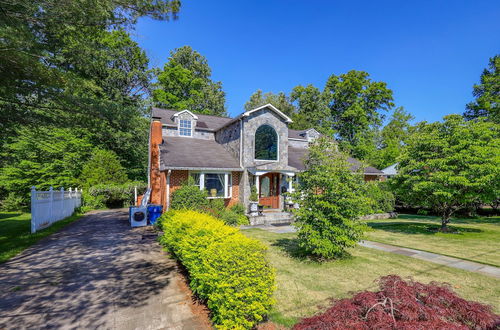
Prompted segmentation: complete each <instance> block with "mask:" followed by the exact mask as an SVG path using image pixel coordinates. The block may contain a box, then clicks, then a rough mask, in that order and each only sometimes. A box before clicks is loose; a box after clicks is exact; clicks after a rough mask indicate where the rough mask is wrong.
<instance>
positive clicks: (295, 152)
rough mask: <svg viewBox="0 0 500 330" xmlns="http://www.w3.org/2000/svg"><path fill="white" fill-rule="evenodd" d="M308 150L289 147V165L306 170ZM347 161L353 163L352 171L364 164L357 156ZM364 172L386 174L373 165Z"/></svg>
mask: <svg viewBox="0 0 500 330" xmlns="http://www.w3.org/2000/svg"><path fill="white" fill-rule="evenodd" d="M308 151H309V150H308V149H306V148H293V147H288V165H289V166H292V167H295V168H296V169H298V170H299V171H303V170H305V166H304V160H305V159H306V158H307V154H308ZM347 161H348V162H349V163H350V164H351V167H350V170H351V171H357V170H358V169H359V168H360V167H361V165H362V164H361V162H360V161H359V160H357V159H356V158H352V157H349V158H347ZM363 172H364V174H376V175H381V174H384V173H383V172H382V171H380V170H378V169H376V168H375V167H372V166H367V167H365V168H364V171H363Z"/></svg>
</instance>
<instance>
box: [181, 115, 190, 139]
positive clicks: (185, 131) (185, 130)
mask: <svg viewBox="0 0 500 330" xmlns="http://www.w3.org/2000/svg"><path fill="white" fill-rule="evenodd" d="M179 135H180V136H192V135H193V125H192V121H191V120H186V119H181V120H179Z"/></svg>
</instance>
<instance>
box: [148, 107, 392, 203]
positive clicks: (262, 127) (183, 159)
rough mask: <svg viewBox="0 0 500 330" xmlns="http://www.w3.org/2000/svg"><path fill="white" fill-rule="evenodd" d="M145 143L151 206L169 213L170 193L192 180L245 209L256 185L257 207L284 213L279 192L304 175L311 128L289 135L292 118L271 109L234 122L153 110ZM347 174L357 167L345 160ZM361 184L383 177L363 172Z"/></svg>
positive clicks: (260, 109)
mask: <svg viewBox="0 0 500 330" xmlns="http://www.w3.org/2000/svg"><path fill="white" fill-rule="evenodd" d="M151 117H152V119H151V128H150V143H149V187H150V188H151V202H152V203H154V204H162V205H163V207H164V210H166V209H168V208H169V205H170V200H171V196H172V193H173V192H174V191H175V190H176V189H178V188H179V187H180V186H181V185H182V184H183V183H184V182H186V181H187V180H188V178H189V177H190V176H191V177H193V179H194V181H195V184H197V185H198V186H199V187H200V189H204V190H206V191H207V194H208V198H222V199H224V202H225V204H226V205H233V204H235V203H238V202H240V203H243V204H244V205H245V206H246V205H248V202H249V197H250V191H251V187H252V186H255V187H256V190H257V192H258V195H259V203H260V204H262V205H264V206H267V207H269V208H272V209H282V208H283V206H284V203H285V199H284V197H283V193H284V192H286V191H289V190H290V189H292V188H293V187H292V182H294V181H296V180H297V174H299V173H300V172H301V171H303V170H304V163H303V160H304V159H305V157H307V153H308V147H309V143H310V142H312V141H314V139H316V138H317V137H318V136H319V135H320V134H319V133H318V132H317V131H316V130H314V129H308V130H302V131H297V130H292V129H289V128H288V124H289V123H291V122H292V121H291V119H290V118H288V117H287V116H286V115H285V114H283V113H282V112H281V111H279V110H278V109H276V108H275V107H274V106H272V105H271V104H267V105H264V106H262V107H258V108H256V109H253V110H250V111H246V112H244V113H242V114H241V115H239V116H237V117H235V118H227V117H217V116H208V115H198V114H193V113H191V112H190V111H188V110H183V111H175V110H166V109H159V108H153V111H152V116H151ZM348 160H349V162H350V163H351V165H352V166H351V169H352V170H353V171H354V170H357V169H359V168H360V167H361V163H360V162H359V161H357V160H356V159H353V158H349V159H348ZM363 170H364V174H365V180H378V179H380V178H381V177H382V175H383V173H382V172H381V171H379V170H378V169H375V168H373V167H364V168H363Z"/></svg>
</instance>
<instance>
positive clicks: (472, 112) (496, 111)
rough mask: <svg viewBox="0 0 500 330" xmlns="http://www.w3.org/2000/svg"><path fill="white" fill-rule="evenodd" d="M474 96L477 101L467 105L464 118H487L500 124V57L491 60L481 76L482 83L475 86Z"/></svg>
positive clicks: (496, 56)
mask: <svg viewBox="0 0 500 330" xmlns="http://www.w3.org/2000/svg"><path fill="white" fill-rule="evenodd" d="M472 94H473V95H474V97H475V98H476V99H475V100H474V101H473V102H470V103H469V104H467V107H466V108H467V110H466V111H465V113H464V116H465V117H466V118H467V119H475V118H479V117H485V118H487V119H488V120H491V121H493V122H495V123H497V124H500V55H495V56H493V57H492V58H490V62H489V66H488V68H486V69H484V71H483V73H482V74H481V82H480V83H479V84H477V85H474V87H473V92H472Z"/></svg>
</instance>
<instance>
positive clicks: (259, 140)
mask: <svg viewBox="0 0 500 330" xmlns="http://www.w3.org/2000/svg"><path fill="white" fill-rule="evenodd" d="M255 159H259V160H278V134H276V131H275V130H274V128H272V127H271V126H269V125H262V126H260V127H259V128H257V131H256V132H255Z"/></svg>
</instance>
